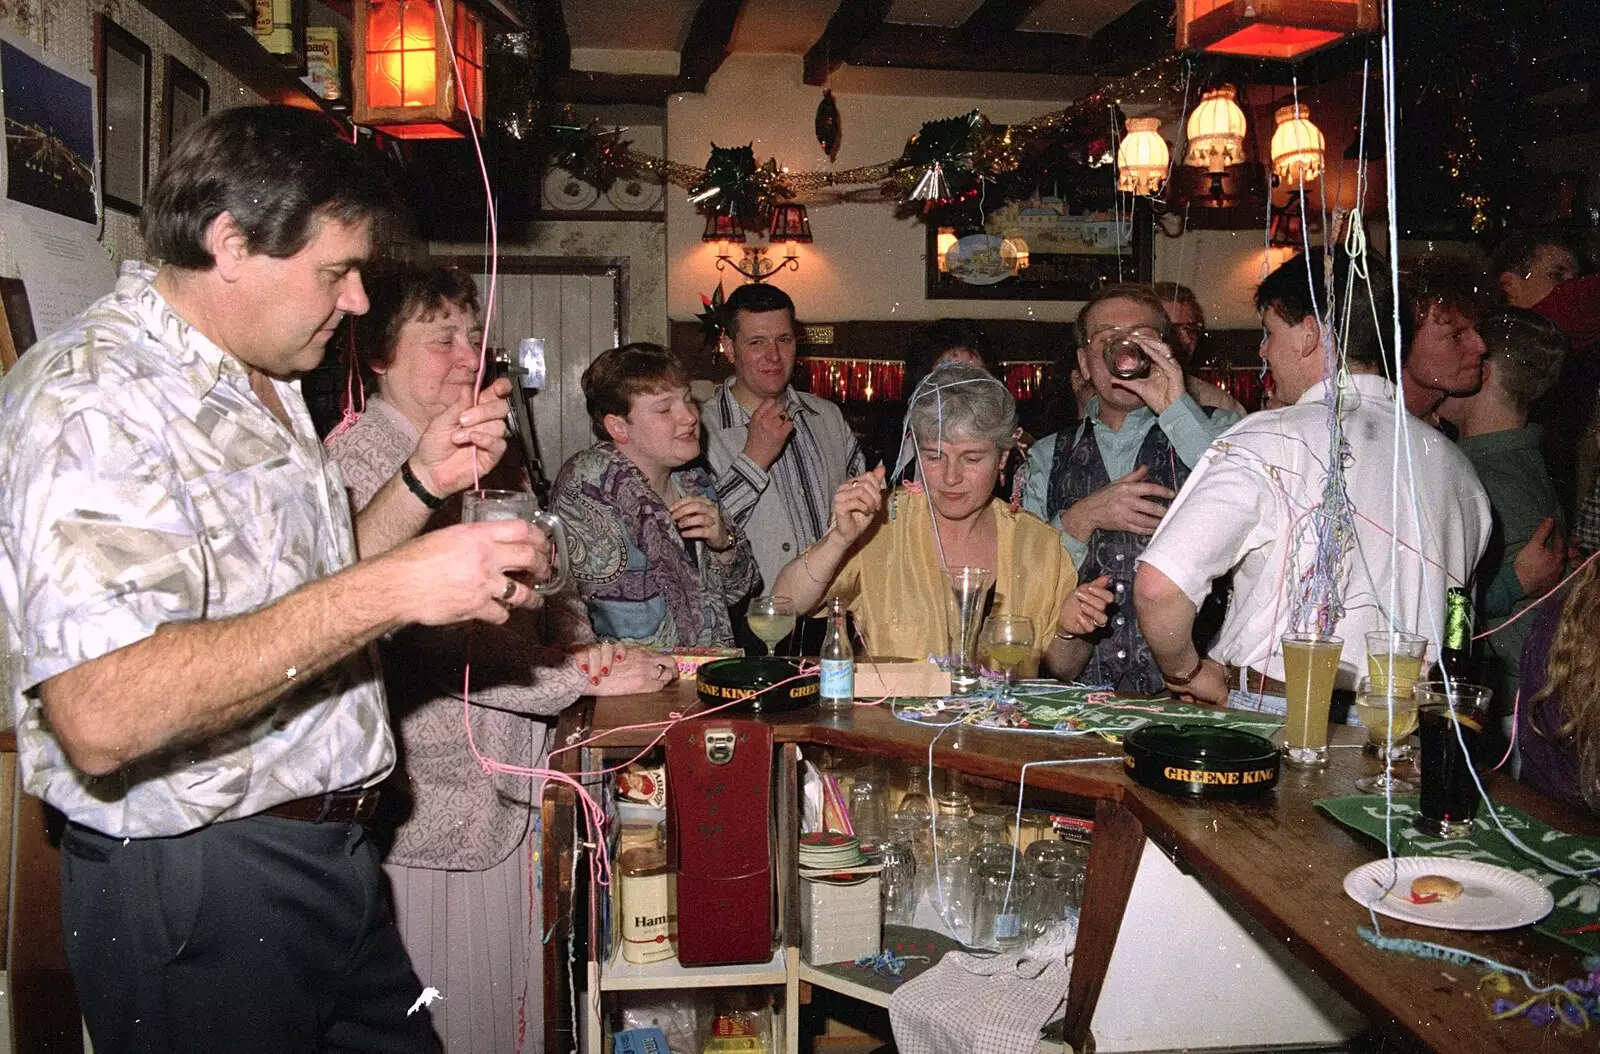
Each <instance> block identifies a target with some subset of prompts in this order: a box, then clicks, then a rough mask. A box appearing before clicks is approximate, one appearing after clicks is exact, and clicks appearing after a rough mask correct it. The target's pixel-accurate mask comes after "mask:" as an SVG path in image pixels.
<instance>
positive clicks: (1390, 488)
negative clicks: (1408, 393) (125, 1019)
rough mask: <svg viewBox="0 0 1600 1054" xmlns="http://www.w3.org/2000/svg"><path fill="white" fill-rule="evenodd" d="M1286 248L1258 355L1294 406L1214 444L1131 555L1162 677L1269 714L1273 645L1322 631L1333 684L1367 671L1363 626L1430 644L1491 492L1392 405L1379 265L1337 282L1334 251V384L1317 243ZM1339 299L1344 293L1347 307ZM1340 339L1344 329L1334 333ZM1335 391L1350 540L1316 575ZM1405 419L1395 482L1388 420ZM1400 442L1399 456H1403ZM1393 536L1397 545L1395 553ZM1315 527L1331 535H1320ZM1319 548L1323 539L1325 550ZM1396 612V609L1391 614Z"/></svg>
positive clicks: (1474, 552)
mask: <svg viewBox="0 0 1600 1054" xmlns="http://www.w3.org/2000/svg"><path fill="white" fill-rule="evenodd" d="M1307 264H1308V261H1307V260H1306V259H1305V258H1303V257H1301V256H1296V257H1295V258H1294V259H1292V260H1290V261H1289V262H1287V263H1285V264H1284V265H1283V266H1281V267H1279V268H1278V269H1277V270H1276V271H1274V272H1273V273H1272V274H1270V275H1268V276H1267V278H1266V280H1265V281H1264V282H1262V283H1261V286H1260V288H1259V289H1258V290H1257V291H1256V307H1257V308H1258V309H1259V310H1260V311H1261V319H1262V325H1263V326H1264V327H1265V329H1266V336H1265V338H1264V339H1263V340H1262V344H1261V357H1262V358H1263V359H1265V360H1266V362H1267V366H1268V368H1269V369H1270V370H1271V371H1272V376H1273V379H1274V381H1275V382H1276V384H1277V390H1278V392H1279V393H1280V396H1281V397H1282V398H1284V399H1286V400H1288V401H1289V402H1290V405H1288V406H1286V407H1284V408H1282V409H1279V410H1270V411H1266V412H1264V413H1258V414H1253V415H1251V416H1250V417H1247V418H1245V419H1244V420H1243V421H1241V422H1240V423H1239V424H1238V425H1236V426H1234V427H1233V428H1231V429H1229V430H1228V431H1227V432H1226V433H1224V434H1223V435H1222V436H1221V438H1219V439H1218V440H1217V441H1216V442H1214V443H1212V444H1211V448H1210V449H1209V450H1207V451H1206V453H1205V455H1204V456H1203V457H1202V458H1201V459H1200V464H1199V465H1197V466H1196V467H1195V470H1194V472H1193V473H1192V474H1191V475H1190V477H1189V479H1188V481H1187V482H1186V483H1185V484H1184V486H1183V488H1182V490H1180V491H1179V493H1178V496H1177V497H1176V498H1175V499H1174V500H1173V503H1172V507H1171V509H1169V510H1168V512H1167V515H1166V516H1165V518H1163V519H1162V521H1161V525H1160V526H1159V527H1158V528H1156V533H1155V536H1154V537H1153V538H1152V539H1151V540H1150V544H1149V546H1148V547H1147V548H1146V549H1145V551H1144V553H1143V554H1142V555H1141V556H1140V557H1139V570H1138V575H1137V577H1136V580H1135V586H1134V602H1135V606H1136V608H1137V610H1138V613H1139V623H1140V626H1141V628H1142V629H1143V631H1144V635H1145V639H1146V640H1147V641H1149V644H1150V650H1151V652H1152V653H1153V654H1154V656H1155V658H1156V662H1157V663H1158V664H1159V665H1160V667H1161V671H1162V674H1163V676H1164V677H1165V679H1166V683H1167V687H1168V688H1170V689H1171V690H1172V691H1173V692H1174V693H1176V694H1177V695H1178V696H1180V697H1181V698H1185V699H1191V700H1194V701H1197V702H1205V703H1215V704H1222V703H1226V702H1227V701H1228V699H1229V693H1230V690H1231V689H1243V691H1244V692H1246V693H1248V694H1249V696H1250V697H1251V699H1252V701H1254V700H1256V699H1259V700H1260V705H1261V706H1262V707H1263V708H1265V709H1278V710H1281V709H1282V706H1283V699H1282V696H1283V683H1282V682H1283V655H1282V649H1281V648H1280V646H1279V639H1280V638H1281V637H1282V636H1283V635H1284V634H1285V633H1290V632H1311V631H1318V630H1320V631H1322V632H1326V633H1331V634H1333V635H1334V636H1337V637H1339V638H1340V639H1341V640H1342V641H1343V642H1344V648H1343V656H1342V658H1341V660H1340V668H1339V680H1338V687H1339V688H1341V689H1346V690H1348V689H1350V688H1352V687H1353V686H1354V683H1355V678H1356V677H1357V676H1358V675H1359V673H1360V671H1362V670H1363V669H1364V668H1365V651H1366V641H1365V636H1366V634H1367V632H1368V631H1369V630H1376V629H1383V628H1386V627H1387V626H1388V625H1389V624H1390V620H1391V618H1392V620H1393V622H1394V624H1395V625H1396V626H1397V627H1398V628H1399V629H1402V630H1406V631H1409V632H1415V633H1422V634H1424V635H1426V636H1428V637H1430V638H1433V639H1437V638H1438V634H1439V633H1440V632H1442V630H1443V626H1444V595H1445V590H1446V589H1447V588H1448V587H1450V586H1458V585H1464V584H1465V583H1466V582H1467V579H1468V577H1469V576H1470V575H1471V573H1472V569H1473V567H1474V566H1476V564H1477V562H1478V559H1479V557H1480V556H1482V554H1483V551H1484V547H1485V546H1486V545H1487V544H1488V539H1489V524H1490V520H1489V500H1488V497H1487V496H1486V495H1485V494H1484V490H1483V487H1482V486H1481V485H1480V484H1479V483H1478V478H1477V476H1476V475H1475V474H1474V473H1473V471H1472V466H1471V465H1470V464H1469V463H1468V462H1467V459H1466V458H1465V457H1464V456H1463V455H1462V454H1461V452H1460V451H1459V450H1457V449H1456V448H1455V445H1454V444H1453V443H1451V442H1450V441H1449V440H1448V439H1446V438H1445V437H1444V436H1443V435H1441V434H1440V433H1439V432H1437V431H1435V430H1434V429H1432V428H1430V427H1428V426H1427V425H1425V424H1423V423H1422V422H1421V421H1418V420H1416V419H1415V418H1410V417H1404V418H1403V417H1401V416H1400V415H1399V413H1397V409H1396V406H1395V391H1394V385H1393V383H1391V382H1390V381H1389V380H1388V379H1386V377H1385V370H1386V363H1387V360H1386V358H1385V356H1384V343H1385V338H1387V337H1388V330H1387V328H1385V329H1384V330H1382V331H1380V330H1379V329H1378V328H1377V327H1378V325H1379V324H1380V323H1379V321H1378V320H1384V321H1383V322H1382V323H1381V324H1382V325H1384V326H1385V327H1387V326H1388V322H1387V320H1388V319H1389V318H1391V317H1392V315H1391V311H1392V307H1391V304H1392V301H1391V298H1390V295H1389V289H1388V282H1387V277H1386V276H1387V275H1388V268H1387V266H1386V265H1385V264H1384V262H1383V261H1381V260H1378V259H1369V260H1368V261H1367V267H1366V271H1367V273H1368V274H1369V275H1370V276H1371V278H1370V281H1371V286H1370V290H1369V287H1368V286H1367V284H1366V283H1365V282H1363V281H1362V280H1360V279H1357V280H1356V281H1355V283H1354V284H1351V283H1349V282H1348V278H1349V261H1348V260H1347V259H1346V257H1345V256H1344V254H1343V253H1342V252H1341V253H1339V254H1338V255H1337V256H1336V257H1335V267H1334V269H1333V276H1332V279H1331V286H1332V288H1333V289H1334V290H1335V291H1336V293H1337V301H1338V303H1337V306H1336V308H1335V314H1336V317H1338V318H1341V319H1348V320H1349V323H1348V329H1349V332H1347V333H1345V334H1342V335H1340V334H1328V336H1330V337H1331V338H1332V340H1333V345H1334V346H1335V347H1337V346H1338V345H1340V344H1341V343H1342V344H1343V345H1344V349H1345V356H1346V365H1345V370H1344V373H1343V375H1342V377H1341V378H1340V379H1339V380H1337V381H1335V382H1333V383H1334V384H1337V388H1336V389H1335V388H1332V386H1331V385H1330V382H1329V379H1328V377H1327V372H1328V371H1327V368H1326V366H1325V357H1324V327H1323V324H1322V321H1321V319H1322V318H1323V317H1324V314H1325V311H1326V308H1327V304H1328V296H1327V288H1328V285H1329V284H1330V282H1329V281H1328V279H1327V278H1326V276H1325V275H1324V270H1323V256H1322V250H1320V249H1317V250H1314V251H1313V252H1312V254H1311V259H1310V261H1309V267H1308V265H1307ZM1346 298H1348V299H1349V301H1350V302H1349V303H1345V300H1346ZM1341 338H1342V339H1341ZM1335 395H1337V397H1338V403H1337V406H1338V420H1339V421H1340V424H1341V426H1342V436H1343V440H1344V444H1345V452H1344V453H1343V462H1344V482H1345V491H1346V493H1347V494H1348V496H1349V503H1350V508H1349V515H1348V520H1344V518H1343V517H1339V516H1333V517H1332V522H1333V524H1334V525H1335V526H1336V527H1337V526H1339V525H1340V524H1341V523H1342V524H1343V526H1344V527H1345V529H1346V530H1345V532H1343V533H1346V536H1347V538H1348V542H1347V544H1346V545H1344V546H1342V547H1340V549H1339V550H1338V551H1337V552H1335V553H1332V554H1327V553H1324V554H1323V555H1324V556H1329V555H1331V556H1332V559H1331V561H1329V562H1328V565H1325V566H1323V567H1322V568H1321V569H1320V570H1319V568H1318V561H1317V557H1318V541H1319V530H1318V526H1319V524H1318V519H1319V515H1318V514H1319V513H1320V512H1323V511H1329V512H1332V511H1333V510H1332V509H1331V508H1330V507H1329V506H1328V505H1326V504H1324V497H1325V494H1324V489H1325V486H1326V484H1327V482H1328V479H1329V472H1328V468H1327V466H1328V458H1329V441H1330V428H1329V414H1330V406H1329V403H1330V401H1331V400H1332V398H1333V397H1334V396H1335ZM1402 425H1404V427H1405V433H1404V435H1403V437H1402V443H1401V447H1400V451H1399V454H1400V463H1399V472H1398V482H1396V474H1395V473H1394V472H1393V471H1392V470H1391V469H1392V464H1393V460H1392V459H1393V456H1394V437H1395V430H1396V429H1397V428H1399V427H1401V426H1402ZM1408 451H1409V454H1408ZM1391 530H1393V531H1395V532H1396V533H1397V534H1398V537H1399V544H1398V545H1396V544H1395V542H1394V538H1393V537H1392V536H1391V533H1390V532H1391ZM1320 533H1321V535H1322V536H1323V537H1326V536H1328V535H1329V534H1335V535H1337V534H1339V533H1341V532H1339V531H1327V530H1325V531H1322V532H1320ZM1324 544H1328V543H1326V542H1324ZM1229 571H1232V572H1233V591H1234V592H1233V599H1232V602H1231V603H1230V605H1229V608H1228V616H1227V619H1226V620H1225V621H1224V623H1223V625H1222V630H1221V632H1220V633H1219V634H1218V636H1217V639H1216V641H1215V643H1214V644H1213V645H1212V647H1211V649H1210V651H1211V654H1210V656H1209V657H1206V658H1204V659H1202V657H1201V656H1200V655H1199V654H1198V653H1197V652H1196V650H1195V647H1194V644H1193V643H1192V641H1191V638H1190V630H1191V627H1192V625H1193V622H1194V616H1195V610H1196V607H1197V605H1198V604H1199V603H1200V602H1201V601H1202V600H1204V599H1205V597H1206V595H1207V593H1209V592H1210V590H1211V584H1212V582H1214V581H1215V580H1216V579H1217V578H1219V577H1221V576H1222V575H1224V574H1227V573H1228V572H1229ZM1391 605H1392V607H1391Z"/></svg>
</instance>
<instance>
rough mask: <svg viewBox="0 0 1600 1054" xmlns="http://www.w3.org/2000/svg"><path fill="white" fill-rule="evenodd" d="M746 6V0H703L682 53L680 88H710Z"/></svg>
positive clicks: (679, 67) (700, 90)
mask: <svg viewBox="0 0 1600 1054" xmlns="http://www.w3.org/2000/svg"><path fill="white" fill-rule="evenodd" d="M743 9H744V0H700V7H699V9H698V10H696V11H695V13H694V19H693V21H691V22H690V23H689V32H688V34H687V35H686V36H685V37H684V39H683V48H682V49H681V50H680V51H679V53H678V90H679V91H688V92H703V91H705V90H706V82H707V81H709V80H710V79H711V75H712V74H713V73H715V72H717V67H718V66H721V65H722V60H723V59H725V58H727V57H728V42H729V41H730V40H732V39H733V27H734V26H735V25H736V24H737V23H738V21H739V12H740V11H741V10H743Z"/></svg>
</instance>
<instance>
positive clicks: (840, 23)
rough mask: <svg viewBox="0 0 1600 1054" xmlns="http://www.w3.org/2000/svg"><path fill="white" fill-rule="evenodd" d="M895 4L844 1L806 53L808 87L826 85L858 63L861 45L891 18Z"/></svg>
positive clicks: (880, 0) (885, 0)
mask: <svg viewBox="0 0 1600 1054" xmlns="http://www.w3.org/2000/svg"><path fill="white" fill-rule="evenodd" d="M892 6H893V0H840V2H839V7H838V10H836V11H834V13H833V17H832V18H830V19H829V20H828V28H827V29H824V30H823V31H822V36H820V37H818V38H817V42H816V43H815V44H813V45H811V49H810V50H809V51H807V52H806V83H807V84H823V83H825V82H826V81H827V79H828V74H830V73H832V72H833V71H834V70H836V69H838V68H839V67H840V66H842V65H844V64H845V63H846V62H854V61H855V58H854V56H855V52H856V49H857V48H858V47H860V45H861V42H862V41H863V40H865V39H866V37H867V36H868V35H870V34H871V33H872V32H873V31H874V30H876V29H878V28H879V27H881V26H882V25H883V21H884V19H886V18H888V17H889V8H890V7H892Z"/></svg>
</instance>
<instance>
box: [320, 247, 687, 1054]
mask: <svg viewBox="0 0 1600 1054" xmlns="http://www.w3.org/2000/svg"><path fill="white" fill-rule="evenodd" d="M364 270H366V271H368V272H369V273H368V274H367V275H366V276H365V277H366V278H367V288H368V289H369V290H370V298H371V301H372V309H371V311H369V312H368V313H367V314H366V315H365V316H363V317H362V318H361V320H360V322H359V325H358V330H357V346H358V348H359V349H360V350H359V353H358V357H359V359H360V361H361V364H362V366H363V368H364V369H363V374H364V375H365V376H364V379H365V380H366V381H367V382H368V386H369V387H371V388H373V389H375V391H374V392H373V394H372V395H371V396H370V397H369V398H368V399H367V403H366V407H365V409H364V411H363V412H362V414H361V416H360V417H359V418H357V419H356V420H355V422H354V423H353V424H351V425H349V426H348V427H342V428H340V429H339V430H337V431H335V432H334V434H333V435H332V436H331V437H330V438H329V440H328V449H329V454H330V456H331V458H332V460H333V461H334V462H335V464H337V465H338V466H339V468H340V470H341V471H342V472H343V474H344V477H345V482H346V484H347V485H348V486H349V488H350V492H351V497H352V499H353V501H354V503H355V506H356V508H358V509H359V508H361V507H363V506H365V505H366V504H367V502H369V501H371V500H372V497H373V495H374V494H375V493H376V492H377V490H378V488H379V487H381V486H382V485H383V484H384V483H385V482H386V481H387V480H388V479H389V478H390V477H392V476H393V475H394V474H395V472H396V471H397V470H398V469H399V467H400V464H401V462H403V461H404V460H405V459H406V458H407V457H408V456H409V455H410V453H411V450H412V449H413V448H414V447H415V446H416V442H417V437H418V436H419V435H420V434H421V431H422V429H424V428H425V427H427V424H428V422H429V421H430V420H432V419H433V418H434V417H436V416H438V415H440V414H441V413H442V412H443V411H444V410H446V409H447V408H449V407H450V406H451V405H452V404H453V403H456V402H461V403H462V405H466V404H467V400H469V399H470V395H471V392H472V390H473V385H474V382H475V379H476V376H477V368H478V336H479V330H478V323H477V309H478V299H477V290H476V288H475V287H474V285H473V282H472V278H471V276H470V275H467V274H465V273H464V272H462V271H459V270H455V269H452V268H439V267H434V268H428V269H422V268H417V267H414V266H410V265H405V264H395V265H389V266H387V267H384V268H365V269H364ZM510 460H511V459H509V458H508V459H507V461H503V462H502V463H501V464H500V465H499V466H497V468H496V471H495V473H494V475H495V476H506V477H509V481H508V482H497V481H494V480H492V479H489V478H486V479H485V480H484V486H517V485H518V484H519V482H520V481H519V480H518V479H517V472H516V470H517V466H516V465H514V464H509V463H508V462H510ZM508 469H509V470H510V471H506V470H508ZM459 518H460V501H459V499H457V500H452V501H448V502H446V503H444V504H443V505H442V506H441V507H440V508H439V509H438V510H437V511H436V512H435V513H434V515H433V519H432V520H431V521H430V523H429V525H428V526H429V527H430V528H433V527H440V526H444V525H446V524H449V523H454V522H456V521H457V520H459ZM380 652H381V654H382V658H383V671H384V684H385V688H386V692H387V695H388V698H389V708H390V714H391V720H392V721H393V722H394V724H395V726H396V729H397V731H398V733H399V745H400V765H399V767H398V768H397V769H396V772H395V774H394V775H393V776H391V777H390V780H389V784H388V786H387V787H386V790H385V793H386V795H387V794H388V793H389V789H388V788H389V787H393V788H394V789H395V790H397V791H399V794H398V795H394V796H395V797H399V798H401V799H404V800H407V801H409V804H410V812H409V815H407V816H404V817H403V822H401V823H399V825H398V827H397V829H396V830H395V832H394V843H393V845H392V846H391V847H390V850H389V854H388V856H387V858H386V860H385V862H384V870H385V871H386V872H387V874H388V876H389V881H390V885H391V887H392V889H393V893H394V901H395V908H396V915H397V921H398V922H399V926H400V935H401V938H402V940H403V941H404V942H405V945H406V950H407V951H408V952H409V953H410V955H411V962H412V967H413V968H414V969H415V970H416V972H417V975H418V980H419V981H420V982H421V984H423V985H429V986H432V987H434V988H437V989H439V990H440V991H441V992H443V993H444V995H445V998H444V1000H443V1001H441V1002H438V1003H435V1004H434V1005H433V1007H432V1008H431V1014H432V1018H433V1024H434V1027H435V1029H436V1030H437V1031H438V1032H439V1035H440V1038H441V1039H442V1041H443V1042H444V1044H445V1047H446V1049H448V1050H450V1051H451V1052H452V1054H455V1052H458V1051H494V1052H500V1051H504V1052H508V1054H509V1052H510V1051H513V1050H516V1049H518V1047H519V1044H518V1040H517V1037H518V1033H519V1029H521V1030H523V1031H524V1034H525V1035H526V1036H527V1037H528V1038H530V1039H533V1040H534V1045H533V1046H532V1048H531V1049H535V1050H537V1049H538V1047H537V1039H536V1038H535V1037H539V1036H541V1034H542V1029H541V1009H542V1007H543V1005H544V1000H543V995H542V991H543V984H542V970H541V966H542V946H541V942H540V935H541V934H542V933H543V928H542V924H541V923H540V921H539V919H540V912H539V901H538V898H537V897H535V898H533V899H532V900H531V902H530V897H529V889H530V883H529V881H528V869H529V861H530V859H532V856H531V854H532V853H533V851H534V849H535V847H536V845H537V839H538V829H537V826H536V825H534V824H533V823H531V822H530V820H531V816H532V815H533V806H534V805H535V804H536V803H537V802H538V800H539V799H538V796H537V793H538V792H537V788H536V787H535V785H534V784H533V782H532V781H531V780H528V779H526V778H522V779H517V778H514V777H510V776H505V775H499V774H496V775H487V774H485V773H484V771H483V769H482V767H481V766H480V764H479V762H478V760H477V759H476V758H475V757H474V756H473V754H472V751H471V749H470V747H469V746H468V743H467V733H466V728H465V727H463V719H462V704H461V690H462V684H463V678H464V675H465V673H466V667H467V663H468V661H469V659H470V662H471V673H472V680H471V691H470V693H469V697H470V699H471V701H472V703H473V704H474V705H473V706H472V708H471V717H470V721H471V729H472V735H473V739H474V741H475V742H476V743H477V746H478V749H479V751H481V752H482V753H483V755H484V756H485V757H488V758H491V759H493V760H495V761H501V762H506V763H509V764H513V765H519V766H532V767H540V766H542V765H543V764H544V763H545V756H546V753H547V750H548V743H547V741H548V737H549V734H550V731H551V729H552V728H553V727H554V720H555V715H557V714H559V713H560V712H561V711H562V710H564V709H565V708H566V707H567V706H569V705H570V704H571V703H572V702H573V701H574V700H576V699H577V698H578V697H579V696H580V695H617V694H624V693H630V692H645V691H654V690H655V689H657V688H660V687H662V686H663V685H665V684H666V683H667V682H669V681H670V680H671V679H672V676H673V673H674V670H673V668H672V667H671V666H670V664H667V663H663V662H662V661H661V660H659V659H658V658H657V657H655V656H652V655H649V654H648V653H646V652H643V651H631V650H627V649H621V648H616V647H614V646H610V645H607V646H605V647H603V648H602V647H601V646H599V645H597V644H595V642H594V634H593V633H591V632H590V631H589V626H588V620H587V619H586V618H585V615H584V610H583V603H582V601H580V600H579V599H577V597H576V596H575V595H574V594H573V593H571V592H570V591H566V592H563V593H559V594H557V595H555V596H552V597H549V598H547V600H546V603H545V605H544V607H543V608H542V609H540V610H537V611H528V610H519V611H516V612H514V613H513V614H512V617H511V620H510V621H509V622H508V623H506V624H505V625H503V626H491V625H489V624H487V623H472V624H470V625H468V626H456V627H446V628H439V629H432V628H427V627H420V626H413V627H408V628H406V629H402V630H400V631H398V632H396V633H394V634H391V635H390V636H389V637H388V638H386V639H385V640H384V641H382V642H381V644H380ZM523 1048H524V1049H527V1044H526V1043H524V1044H523Z"/></svg>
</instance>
